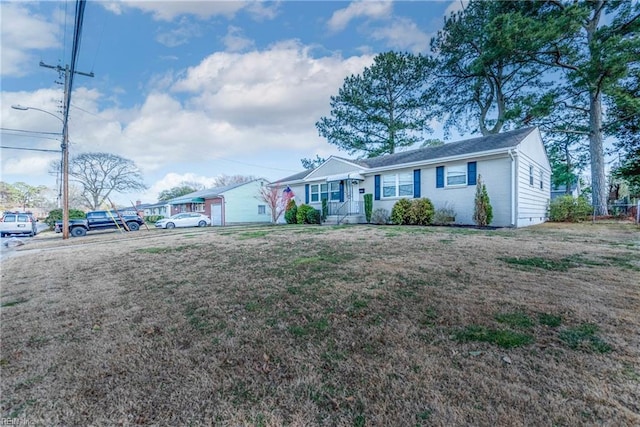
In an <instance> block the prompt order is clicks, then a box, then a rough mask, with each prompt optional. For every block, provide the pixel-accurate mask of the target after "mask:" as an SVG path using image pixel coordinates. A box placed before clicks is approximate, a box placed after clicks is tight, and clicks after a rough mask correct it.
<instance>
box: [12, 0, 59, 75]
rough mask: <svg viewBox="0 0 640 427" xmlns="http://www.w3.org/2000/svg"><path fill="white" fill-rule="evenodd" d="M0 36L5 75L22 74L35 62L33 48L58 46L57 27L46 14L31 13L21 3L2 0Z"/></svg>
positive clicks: (40, 48)
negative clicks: (44, 15)
mask: <svg viewBox="0 0 640 427" xmlns="http://www.w3.org/2000/svg"><path fill="white" fill-rule="evenodd" d="M0 15H1V19H2V25H1V26H0V32H1V33H0V39H2V52H1V53H0V62H1V63H2V65H1V68H0V73H1V75H2V76H3V77H5V76H22V75H25V74H27V70H32V69H34V68H35V67H36V66H37V60H38V57H37V56H36V55H35V52H34V51H39V50H42V49H49V48H53V47H58V46H59V40H58V36H59V33H60V27H59V26H58V25H57V24H56V23H52V22H50V19H47V18H46V17H43V16H40V15H37V14H32V13H31V12H30V11H29V9H28V8H27V7H25V6H23V5H22V4H20V3H14V2H1V3H0Z"/></svg>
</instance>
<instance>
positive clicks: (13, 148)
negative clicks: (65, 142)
mask: <svg viewBox="0 0 640 427" xmlns="http://www.w3.org/2000/svg"><path fill="white" fill-rule="evenodd" d="M0 148H6V149H7V150H24V151H43V152H45V153H58V154H60V150H47V149H44V148H23V147H9V146H7V145H0Z"/></svg>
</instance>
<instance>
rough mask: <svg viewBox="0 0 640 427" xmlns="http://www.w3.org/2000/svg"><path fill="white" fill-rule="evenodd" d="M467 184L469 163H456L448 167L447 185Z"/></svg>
mask: <svg viewBox="0 0 640 427" xmlns="http://www.w3.org/2000/svg"><path fill="white" fill-rule="evenodd" d="M455 185H467V165H454V166H449V167H448V168H447V187H450V186H455Z"/></svg>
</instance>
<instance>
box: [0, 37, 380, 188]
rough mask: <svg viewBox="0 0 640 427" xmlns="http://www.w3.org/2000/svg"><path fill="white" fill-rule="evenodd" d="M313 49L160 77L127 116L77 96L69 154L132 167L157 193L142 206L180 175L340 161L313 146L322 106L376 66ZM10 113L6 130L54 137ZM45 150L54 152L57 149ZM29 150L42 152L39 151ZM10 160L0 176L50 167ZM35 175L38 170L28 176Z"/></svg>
mask: <svg viewBox="0 0 640 427" xmlns="http://www.w3.org/2000/svg"><path fill="white" fill-rule="evenodd" d="M312 49H313V48H312V47H309V46H304V45H302V44H300V43H299V42H297V41H287V42H282V43H277V44H274V45H273V46H271V47H269V48H268V49H266V50H261V51H258V50H253V51H250V52H247V53H243V54H240V53H231V52H216V53H214V54H212V55H210V56H208V57H206V58H204V59H203V60H202V61H201V62H200V63H199V64H198V65H196V66H194V67H190V68H188V69H187V70H185V71H181V72H177V73H173V72H164V73H163V74H160V75H159V77H158V78H156V79H151V83H149V84H155V85H157V86H156V88H155V89H154V90H151V91H150V92H149V94H148V95H146V97H144V98H143V101H142V104H140V105H137V106H133V107H131V108H128V109H123V108H119V107H117V106H113V107H111V108H108V109H104V107H102V108H103V109H101V107H99V106H100V105H103V103H104V101H105V100H106V99H108V98H109V97H110V96H112V94H111V93H109V94H103V93H100V92H98V91H96V90H87V89H86V88H84V87H82V86H79V87H78V88H77V89H76V90H75V91H74V96H73V99H72V103H73V106H72V109H71V115H70V141H71V144H70V154H71V155H72V156H73V155H76V154H79V153H81V152H98V151H101V152H109V153H115V154H118V155H120V156H123V157H125V158H128V159H131V160H133V161H134V162H135V163H136V164H137V165H138V167H140V168H141V170H142V171H143V174H144V176H145V177H146V179H147V180H148V181H147V184H152V185H151V188H152V189H153V191H154V193H152V192H147V193H145V194H144V197H142V198H143V199H144V200H151V201H153V200H155V197H156V196H157V192H158V191H157V190H158V189H160V190H162V189H166V187H165V185H170V184H171V182H169V179H170V178H171V177H173V176H174V175H171V176H169V177H168V178H167V177H166V176H167V173H168V172H174V173H176V174H178V175H179V176H180V178H179V179H180V180H184V179H183V177H184V176H185V174H187V173H193V174H195V175H196V176H199V177H207V176H210V177H215V176H219V175H220V174H226V175H235V174H242V175H253V176H261V177H266V178H267V179H277V178H281V177H283V176H287V175H290V174H292V173H295V172H296V171H299V170H300V169H301V164H300V161H299V160H300V158H302V157H313V156H314V155H315V154H316V153H317V154H319V155H321V156H323V157H327V156H328V155H330V154H335V153H337V151H338V150H337V149H336V148H335V147H333V146H331V145H329V144H327V143H326V141H325V140H324V139H322V138H320V137H319V136H318V134H317V130H316V128H315V122H316V121H317V120H318V119H320V117H322V116H324V115H327V114H328V113H329V99H330V97H331V96H332V95H335V94H337V91H338V89H339V88H340V87H341V86H342V84H343V81H344V78H345V77H346V76H348V75H350V74H357V73H360V72H362V70H363V69H364V67H366V66H369V65H371V62H372V61H373V55H362V56H354V57H350V58H343V57H341V56H325V57H320V58H315V57H313V56H312V55H311V51H312ZM60 98H61V93H60V90H54V89H50V90H42V91H37V92H33V93H28V92H25V93H17V92H15V93H8V92H3V93H2V105H11V104H14V103H21V104H24V105H30V106H36V107H39V108H42V109H45V110H49V111H54V112H55V111H56V108H57V107H56V104H55V102H52V101H51V100H52V99H60ZM9 111H10V113H9V114H4V112H3V115H2V126H3V127H20V128H23V129H43V130H49V131H51V130H52V131H57V130H59V129H60V124H59V123H56V121H57V119H54V118H53V117H50V118H49V119H48V118H47V115H45V114H42V113H38V112H32V111H16V110H11V109H9ZM38 126H39V127H38ZM4 142H5V135H4V134H3V143H4ZM45 143H46V144H49V143H50V144H51V145H50V146H51V147H53V148H56V147H59V141H50V142H46V141H45ZM34 144H35V145H38V146H44V145H41V144H44V143H43V142H42V141H36V143H34ZM47 147H49V145H47ZM11 157H12V159H14V160H11V159H8V158H6V156H4V153H3V157H2V165H1V166H2V169H3V171H6V170H7V168H9V169H8V170H11V171H13V172H15V171H19V170H20V169H21V168H26V169H23V173H25V174H26V173H28V174H29V175H33V176H35V175H40V174H45V176H46V171H47V167H48V164H49V162H50V161H51V159H52V158H54V159H55V158H56V157H55V155H53V157H52V155H50V154H44V153H43V154H42V155H38V154H34V155H33V156H29V160H28V161H22V160H20V161H18V160H16V159H22V158H25V155H24V154H17V155H16V156H13V155H12V156H11ZM32 157H33V158H38V159H42V160H41V161H35V160H34V159H33V158H32ZM27 167H28V168H27ZM32 167H38V168H40V170H39V171H37V172H38V173H36V171H35V170H33V172H32V169H30V168H32ZM158 174H160V176H158ZM163 176H165V178H162V177H163ZM49 179H51V178H49ZM203 179H204V178H203ZM188 180H192V181H193V180H196V179H191V178H189V179H188ZM156 181H158V182H156ZM196 181H197V180H196ZM45 182H46V181H45ZM161 187H162V188H161ZM149 191H151V190H149ZM123 197H124V196H123ZM126 197H130V196H128V195H127V196H126ZM132 197H133V196H132ZM135 198H138V196H135Z"/></svg>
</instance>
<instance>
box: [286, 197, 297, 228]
mask: <svg viewBox="0 0 640 427" xmlns="http://www.w3.org/2000/svg"><path fill="white" fill-rule="evenodd" d="M297 216H298V206H297V205H296V201H295V200H294V199H290V200H289V201H288V202H287V209H286V210H285V212H284V220H285V221H287V224H296V223H297V222H298V220H297Z"/></svg>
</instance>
